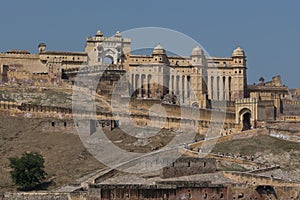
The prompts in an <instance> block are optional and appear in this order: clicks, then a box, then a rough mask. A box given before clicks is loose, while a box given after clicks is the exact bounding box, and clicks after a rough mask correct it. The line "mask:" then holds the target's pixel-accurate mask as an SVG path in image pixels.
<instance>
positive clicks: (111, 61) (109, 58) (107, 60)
mask: <svg viewBox="0 0 300 200" xmlns="http://www.w3.org/2000/svg"><path fill="white" fill-rule="evenodd" d="M103 64H114V58H113V57H112V56H111V55H106V56H105V57H104V58H103Z"/></svg>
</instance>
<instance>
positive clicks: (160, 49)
mask: <svg viewBox="0 0 300 200" xmlns="http://www.w3.org/2000/svg"><path fill="white" fill-rule="evenodd" d="M153 54H166V51H165V49H164V48H163V47H162V46H161V45H160V43H158V45H157V46H156V47H155V48H154V49H153Z"/></svg>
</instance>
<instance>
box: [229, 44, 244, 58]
mask: <svg viewBox="0 0 300 200" xmlns="http://www.w3.org/2000/svg"><path fill="white" fill-rule="evenodd" d="M232 57H246V54H245V51H244V50H243V49H242V48H241V47H240V46H238V47H237V48H236V49H235V50H233V52H232Z"/></svg>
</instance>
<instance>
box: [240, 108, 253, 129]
mask: <svg viewBox="0 0 300 200" xmlns="http://www.w3.org/2000/svg"><path fill="white" fill-rule="evenodd" d="M250 120H251V114H250V113H249V112H246V113H245V114H243V129H242V131H246V130H250V129H251V121H250Z"/></svg>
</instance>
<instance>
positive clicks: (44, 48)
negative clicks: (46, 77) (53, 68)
mask: <svg viewBox="0 0 300 200" xmlns="http://www.w3.org/2000/svg"><path fill="white" fill-rule="evenodd" d="M38 49H39V53H43V52H45V50H46V44H45V43H40V44H39V46H38Z"/></svg>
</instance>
